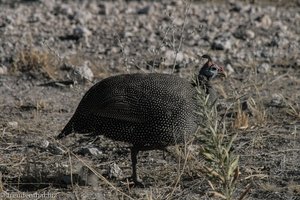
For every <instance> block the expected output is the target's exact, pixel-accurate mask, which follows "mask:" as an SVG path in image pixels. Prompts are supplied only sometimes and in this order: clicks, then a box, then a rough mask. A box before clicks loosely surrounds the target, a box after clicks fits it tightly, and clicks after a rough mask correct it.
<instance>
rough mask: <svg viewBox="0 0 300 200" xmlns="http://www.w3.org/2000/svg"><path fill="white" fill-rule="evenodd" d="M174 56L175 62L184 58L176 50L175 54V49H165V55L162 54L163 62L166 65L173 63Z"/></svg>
mask: <svg viewBox="0 0 300 200" xmlns="http://www.w3.org/2000/svg"><path fill="white" fill-rule="evenodd" d="M175 57H176V62H182V61H183V58H184V56H183V53H182V52H178V53H177V55H176V52H175V51H172V50H167V51H166V52H165V56H164V58H165V60H164V62H163V64H164V65H166V66H170V65H173V64H174V61H175Z"/></svg>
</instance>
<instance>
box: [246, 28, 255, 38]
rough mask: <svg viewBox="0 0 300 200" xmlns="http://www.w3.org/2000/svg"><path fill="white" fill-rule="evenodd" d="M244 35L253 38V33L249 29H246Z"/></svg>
mask: <svg viewBox="0 0 300 200" xmlns="http://www.w3.org/2000/svg"><path fill="white" fill-rule="evenodd" d="M245 35H246V36H247V38H250V39H253V38H255V33H254V32H253V31H251V30H246V31H245Z"/></svg>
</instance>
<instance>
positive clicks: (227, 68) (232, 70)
mask: <svg viewBox="0 0 300 200" xmlns="http://www.w3.org/2000/svg"><path fill="white" fill-rule="evenodd" d="M225 68H226V72H227V74H228V75H230V74H233V73H234V69H233V68H232V66H231V64H229V63H228V64H227V65H226V66H225Z"/></svg>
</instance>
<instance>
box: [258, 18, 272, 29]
mask: <svg viewBox="0 0 300 200" xmlns="http://www.w3.org/2000/svg"><path fill="white" fill-rule="evenodd" d="M259 21H260V26H262V27H264V28H268V27H270V26H271V25H272V20H271V17H270V16H269V15H263V16H262V17H261V18H260V19H259Z"/></svg>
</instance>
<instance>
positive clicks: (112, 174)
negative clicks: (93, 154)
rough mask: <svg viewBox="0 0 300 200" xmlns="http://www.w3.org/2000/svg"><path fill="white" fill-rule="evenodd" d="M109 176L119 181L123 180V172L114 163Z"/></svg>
mask: <svg viewBox="0 0 300 200" xmlns="http://www.w3.org/2000/svg"><path fill="white" fill-rule="evenodd" d="M109 176H110V177H115V178H117V179H122V178H123V171H122V169H121V168H120V167H119V165H117V164H116V163H112V164H111V165H110V170H109Z"/></svg>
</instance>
